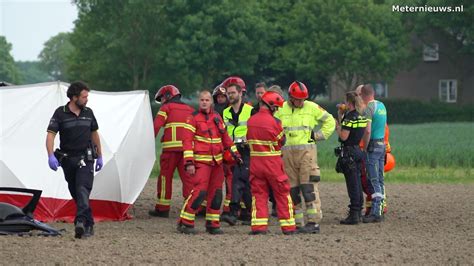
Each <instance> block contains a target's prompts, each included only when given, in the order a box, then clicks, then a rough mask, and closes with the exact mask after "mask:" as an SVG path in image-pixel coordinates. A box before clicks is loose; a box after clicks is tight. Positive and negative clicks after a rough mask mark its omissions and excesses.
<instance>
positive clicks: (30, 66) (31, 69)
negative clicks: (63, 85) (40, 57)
mask: <svg viewBox="0 0 474 266" xmlns="http://www.w3.org/2000/svg"><path fill="white" fill-rule="evenodd" d="M15 64H16V66H17V67H18V69H19V71H20V72H21V74H22V77H23V79H22V84H33V83H40V82H48V81H52V79H51V76H50V75H48V72H46V71H45V70H43V69H42V68H41V66H40V64H41V63H40V62H39V61H19V62H15Z"/></svg>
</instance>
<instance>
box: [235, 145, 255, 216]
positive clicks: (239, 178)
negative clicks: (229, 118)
mask: <svg viewBox="0 0 474 266" xmlns="http://www.w3.org/2000/svg"><path fill="white" fill-rule="evenodd" d="M237 149H238V151H239V153H240V156H242V161H243V164H242V165H235V166H234V169H233V176H232V199H231V201H230V210H231V213H232V214H233V215H236V214H237V212H238V211H239V209H240V201H241V200H242V201H243V202H244V204H245V208H246V209H247V212H248V214H249V215H250V210H251V209H252V194H251V192H250V181H249V175H250V170H249V168H250V149H249V147H248V146H240V145H238V146H237Z"/></svg>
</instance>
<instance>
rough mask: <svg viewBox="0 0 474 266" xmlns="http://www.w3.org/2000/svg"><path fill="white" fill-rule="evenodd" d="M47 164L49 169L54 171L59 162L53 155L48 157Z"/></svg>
mask: <svg viewBox="0 0 474 266" xmlns="http://www.w3.org/2000/svg"><path fill="white" fill-rule="evenodd" d="M48 164H49V168H51V169H52V170H54V171H56V170H58V167H59V166H60V164H59V161H58V159H56V156H54V154H51V155H48Z"/></svg>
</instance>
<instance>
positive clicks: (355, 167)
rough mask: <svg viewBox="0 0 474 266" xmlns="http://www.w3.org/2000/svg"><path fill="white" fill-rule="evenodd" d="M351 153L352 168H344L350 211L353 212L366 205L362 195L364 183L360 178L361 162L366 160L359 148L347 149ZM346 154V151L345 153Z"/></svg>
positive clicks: (346, 166)
mask: <svg viewBox="0 0 474 266" xmlns="http://www.w3.org/2000/svg"><path fill="white" fill-rule="evenodd" d="M345 149H347V150H348V151H349V152H348V153H349V154H350V155H349V156H350V157H351V158H352V160H353V162H354V163H353V164H352V166H349V165H345V166H344V177H345V179H346V187H347V193H348V194H349V199H350V204H349V206H348V207H349V209H350V210H352V211H360V210H361V209H362V205H363V204H364V198H363V195H362V182H361V178H360V171H361V168H360V167H361V162H362V160H363V158H364V154H363V152H362V151H361V150H360V148H359V147H347V148H346V147H345ZM345 152H346V151H345Z"/></svg>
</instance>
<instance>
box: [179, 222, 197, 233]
mask: <svg viewBox="0 0 474 266" xmlns="http://www.w3.org/2000/svg"><path fill="white" fill-rule="evenodd" d="M177 229H178V232H180V233H183V234H186V235H195V234H196V229H194V227H191V226H187V225H184V224H178V228H177Z"/></svg>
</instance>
